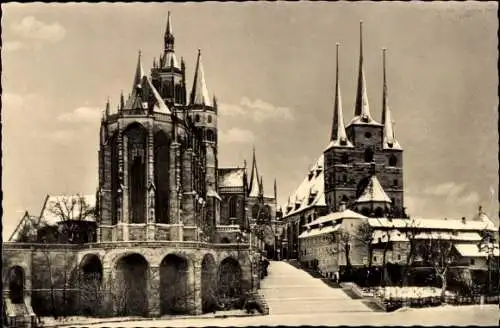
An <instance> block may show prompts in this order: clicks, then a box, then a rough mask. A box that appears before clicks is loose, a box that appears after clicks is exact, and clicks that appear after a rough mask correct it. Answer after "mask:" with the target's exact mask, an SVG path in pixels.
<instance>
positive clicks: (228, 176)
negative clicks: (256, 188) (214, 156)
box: [218, 168, 245, 188]
mask: <svg viewBox="0 0 500 328" xmlns="http://www.w3.org/2000/svg"><path fill="white" fill-rule="evenodd" d="M218 173H219V188H224V187H243V186H244V177H245V169H244V168H219V170H218Z"/></svg>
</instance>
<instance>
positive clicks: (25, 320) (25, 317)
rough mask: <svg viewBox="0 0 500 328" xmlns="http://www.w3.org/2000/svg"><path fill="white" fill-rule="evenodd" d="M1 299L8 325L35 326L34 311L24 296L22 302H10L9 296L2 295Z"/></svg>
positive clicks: (25, 327) (22, 327)
mask: <svg viewBox="0 0 500 328" xmlns="http://www.w3.org/2000/svg"><path fill="white" fill-rule="evenodd" d="M3 300H4V304H5V314H6V316H7V323H8V326H9V327H16V328H31V327H35V326H36V316H35V313H34V312H33V310H32V309H31V306H30V302H29V300H27V299H26V297H25V299H24V302H23V303H12V302H11V300H10V298H9V297H4V299H3Z"/></svg>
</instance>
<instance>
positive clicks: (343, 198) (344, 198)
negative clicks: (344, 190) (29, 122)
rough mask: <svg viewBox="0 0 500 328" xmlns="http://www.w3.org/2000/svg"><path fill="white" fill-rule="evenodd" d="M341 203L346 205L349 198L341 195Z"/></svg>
mask: <svg viewBox="0 0 500 328" xmlns="http://www.w3.org/2000/svg"><path fill="white" fill-rule="evenodd" d="M341 201H343V202H345V203H346V204H347V202H348V201H349V197H347V196H346V195H342V199H341Z"/></svg>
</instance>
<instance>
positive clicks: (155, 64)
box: [153, 57, 158, 68]
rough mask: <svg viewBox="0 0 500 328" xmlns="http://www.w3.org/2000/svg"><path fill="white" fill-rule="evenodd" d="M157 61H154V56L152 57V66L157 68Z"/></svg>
mask: <svg viewBox="0 0 500 328" xmlns="http://www.w3.org/2000/svg"><path fill="white" fill-rule="evenodd" d="M157 67H158V63H157V62H156V57H153V68H157Z"/></svg>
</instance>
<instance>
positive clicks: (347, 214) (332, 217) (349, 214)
mask: <svg viewBox="0 0 500 328" xmlns="http://www.w3.org/2000/svg"><path fill="white" fill-rule="evenodd" d="M366 218H367V217H366V216H364V215H362V214H359V213H357V212H354V211H352V210H345V211H340V212H331V213H328V214H327V215H324V216H321V217H319V218H317V219H315V220H314V221H312V222H311V223H308V224H306V226H310V227H312V226H315V225H318V224H323V223H325V222H330V221H337V220H340V219H360V220H361V219H366Z"/></svg>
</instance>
